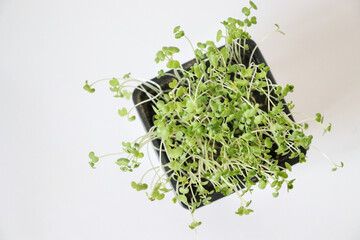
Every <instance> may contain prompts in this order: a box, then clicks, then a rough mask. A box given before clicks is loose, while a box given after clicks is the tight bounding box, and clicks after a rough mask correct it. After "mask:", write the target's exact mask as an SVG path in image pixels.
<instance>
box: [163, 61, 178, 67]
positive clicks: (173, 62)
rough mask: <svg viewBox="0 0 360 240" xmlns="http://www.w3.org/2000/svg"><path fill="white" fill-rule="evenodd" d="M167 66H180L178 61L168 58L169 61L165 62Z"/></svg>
mask: <svg viewBox="0 0 360 240" xmlns="http://www.w3.org/2000/svg"><path fill="white" fill-rule="evenodd" d="M166 66H167V67H168V68H178V67H180V63H179V61H177V60H169V62H168V63H167V64H166Z"/></svg>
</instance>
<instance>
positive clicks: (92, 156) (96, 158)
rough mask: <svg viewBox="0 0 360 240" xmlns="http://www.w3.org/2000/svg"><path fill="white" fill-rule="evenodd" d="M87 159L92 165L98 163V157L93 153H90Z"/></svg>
mask: <svg viewBox="0 0 360 240" xmlns="http://www.w3.org/2000/svg"><path fill="white" fill-rule="evenodd" d="M89 158H90V159H91V161H92V162H93V163H97V162H98V161H99V157H97V156H95V153H94V152H90V153H89Z"/></svg>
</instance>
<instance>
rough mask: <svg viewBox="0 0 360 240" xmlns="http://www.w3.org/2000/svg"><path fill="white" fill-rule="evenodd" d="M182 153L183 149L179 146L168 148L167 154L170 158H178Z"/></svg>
mask: <svg viewBox="0 0 360 240" xmlns="http://www.w3.org/2000/svg"><path fill="white" fill-rule="evenodd" d="M182 153H183V149H182V148H181V147H176V148H169V149H168V155H169V157H171V158H179V157H181V155H182Z"/></svg>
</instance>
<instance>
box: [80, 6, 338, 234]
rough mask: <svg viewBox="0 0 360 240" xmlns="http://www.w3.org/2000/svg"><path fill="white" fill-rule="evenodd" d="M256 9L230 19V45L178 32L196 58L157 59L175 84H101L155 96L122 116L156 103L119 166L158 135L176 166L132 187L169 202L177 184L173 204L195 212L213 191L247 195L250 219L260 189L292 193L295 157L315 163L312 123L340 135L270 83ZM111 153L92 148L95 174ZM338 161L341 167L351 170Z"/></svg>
mask: <svg viewBox="0 0 360 240" xmlns="http://www.w3.org/2000/svg"><path fill="white" fill-rule="evenodd" d="M256 9H257V7H256V5H255V4H254V3H253V2H251V1H250V4H249V6H248V7H244V8H242V13H243V15H244V18H243V19H241V20H240V19H235V18H228V19H227V20H226V21H223V22H222V25H223V28H224V29H222V30H218V32H217V34H216V41H217V42H220V41H222V42H224V43H225V46H224V47H222V48H218V47H217V46H216V45H215V43H214V42H213V41H205V42H199V43H197V44H196V45H193V44H192V43H191V41H190V40H189V38H188V36H187V35H186V34H185V32H184V31H183V30H182V29H181V28H180V26H178V27H175V28H174V31H173V33H174V35H175V38H176V39H185V40H186V41H188V42H189V43H190V46H191V48H192V49H193V52H194V55H195V59H196V61H195V63H194V64H193V65H192V66H191V67H189V68H184V67H183V66H182V65H181V64H180V62H179V61H178V60H177V58H176V54H178V53H179V52H180V49H179V48H177V47H173V46H170V47H163V48H162V49H161V50H159V51H158V52H157V53H156V58H155V61H156V62H157V63H159V62H164V63H165V64H166V66H167V67H168V68H169V69H171V70H172V71H170V72H165V71H164V70H160V71H159V76H158V78H160V79H161V78H162V77H164V76H166V77H171V79H172V81H171V82H170V83H169V84H167V86H166V88H164V87H163V88H162V87H160V85H159V84H157V83H155V82H153V81H142V80H139V79H136V78H133V77H131V75H130V74H126V75H125V76H124V77H122V78H112V79H103V80H99V81H97V82H101V81H107V82H109V84H110V91H111V92H113V93H114V94H115V95H114V97H117V98H127V99H129V98H130V96H131V92H129V91H127V90H126V89H128V88H136V89H137V90H138V91H142V92H143V93H144V94H146V96H147V99H146V100H144V101H142V102H140V103H137V104H136V105H135V106H134V107H132V108H131V109H126V108H120V109H119V110H118V113H119V115H120V116H122V117H127V118H128V120H129V121H133V120H134V119H135V116H134V115H133V114H132V112H133V110H134V108H135V107H137V106H139V105H141V104H145V103H147V102H151V104H152V107H153V110H154V112H155V115H154V118H153V126H152V127H151V129H150V130H149V131H148V133H147V134H145V135H144V136H142V137H139V138H138V139H136V140H135V141H133V142H123V143H122V146H123V148H122V151H123V152H122V153H119V155H120V156H119V158H118V159H117V160H116V162H115V163H116V164H117V165H118V166H119V167H120V170H122V171H130V172H131V171H133V170H134V169H135V168H138V167H139V166H140V164H141V162H142V159H143V158H144V153H143V152H144V149H145V146H148V145H149V144H150V143H151V142H152V141H153V140H155V139H159V141H160V146H159V148H158V149H157V151H159V152H160V153H161V152H166V155H167V158H168V161H167V162H166V163H165V164H164V163H163V162H162V161H160V166H154V164H153V163H152V162H151V165H152V167H151V168H150V169H149V170H147V171H145V172H144V175H143V177H142V178H141V179H139V180H138V181H136V182H135V181H134V182H132V183H131V187H132V188H134V189H136V190H137V191H142V190H144V191H147V192H146V195H147V197H148V198H149V199H150V200H151V201H155V200H162V199H163V198H164V197H165V194H167V193H168V192H169V191H171V189H170V188H169V186H170V184H169V183H170V182H175V184H173V188H174V191H175V197H173V202H174V203H176V202H180V203H182V204H183V205H185V206H186V207H187V208H188V209H189V210H190V212H191V214H192V215H193V213H194V211H195V209H196V208H198V207H200V206H202V205H206V204H210V203H211V202H212V197H213V196H214V194H222V195H225V196H226V195H230V194H232V193H236V195H237V196H238V198H239V208H238V209H237V210H236V214H238V215H248V214H250V213H251V212H253V210H252V209H250V208H249V207H250V204H251V201H250V200H246V196H247V195H246V193H248V192H251V191H253V189H254V188H255V187H257V188H260V189H265V188H272V189H273V197H277V196H278V195H279V190H280V188H281V187H283V186H285V187H286V188H287V189H288V190H290V189H292V188H293V183H294V180H295V179H290V178H289V176H288V172H290V171H291V170H292V167H291V164H290V163H289V161H290V160H291V159H297V162H300V163H304V162H306V154H305V153H306V150H308V149H309V147H310V145H311V141H312V138H313V137H312V136H311V135H307V134H305V133H304V130H306V129H307V128H308V123H307V122H309V121H313V122H317V123H318V124H319V125H320V126H321V127H322V129H323V130H324V133H325V132H328V131H330V130H331V125H328V126H326V125H324V117H323V116H322V115H321V114H320V113H318V114H316V116H315V117H314V118H309V119H307V122H306V121H302V122H300V123H297V122H295V121H294V120H293V118H292V116H291V115H290V112H289V110H288V109H290V110H291V109H293V107H294V104H293V103H292V102H290V103H287V104H286V103H285V101H284V98H285V97H286V96H287V95H288V94H289V93H291V92H293V91H294V86H292V85H289V84H288V85H286V86H280V85H277V84H275V83H274V82H273V81H271V80H270V79H269V74H268V73H269V70H270V68H269V67H268V66H267V65H266V64H265V62H259V61H258V60H256V59H254V52H255V51H256V49H257V46H256V45H255V47H251V46H250V44H249V43H250V42H251V40H250V38H251V36H250V34H249V32H248V29H249V28H250V27H252V26H253V25H256V24H257V18H256V17H255V16H252V13H253V11H254V10H256ZM275 27H276V29H275V32H279V33H281V34H284V33H283V32H282V31H281V30H280V28H279V26H278V25H277V24H276V25H275ZM97 82H95V83H97ZM95 83H92V84H89V83H88V82H86V84H85V86H84V89H85V90H86V91H88V92H90V93H93V92H95V89H94V88H93V86H94V84H95ZM139 84H141V85H139ZM137 85H139V86H137ZM108 155H112V154H108ZM108 155H103V156H98V155H96V154H95V153H94V152H91V153H90V154H89V158H90V160H91V161H90V166H91V167H93V168H94V166H95V164H97V162H98V161H99V159H101V158H103V157H105V156H108ZM159 156H161V154H160V155H159ZM284 159H286V160H284ZM334 165H335V167H334V169H336V168H337V167H342V166H343V164H342V163H341V164H340V165H337V164H334ZM163 170H165V171H163ZM146 179H148V180H149V181H146ZM170 194H172V193H170ZM200 224H201V222H198V221H196V220H195V219H194V217H193V222H192V223H191V224H190V226H189V227H190V228H191V229H194V228H196V227H197V226H199V225H200Z"/></svg>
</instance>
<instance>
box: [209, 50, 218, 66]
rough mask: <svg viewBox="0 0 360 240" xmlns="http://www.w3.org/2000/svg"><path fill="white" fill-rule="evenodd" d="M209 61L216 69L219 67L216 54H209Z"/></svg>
mask: <svg viewBox="0 0 360 240" xmlns="http://www.w3.org/2000/svg"><path fill="white" fill-rule="evenodd" d="M209 61H210V63H211V65H213V66H214V67H217V66H218V64H219V60H218V58H217V56H216V55H215V54H214V53H210V54H209Z"/></svg>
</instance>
